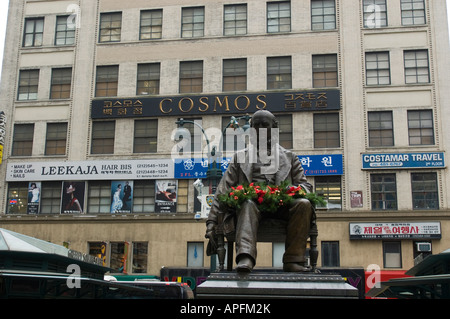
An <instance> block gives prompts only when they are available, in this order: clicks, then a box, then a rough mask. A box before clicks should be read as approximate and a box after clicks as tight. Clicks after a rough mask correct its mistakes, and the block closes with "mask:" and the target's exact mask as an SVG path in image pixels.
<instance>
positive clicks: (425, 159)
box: [362, 152, 445, 169]
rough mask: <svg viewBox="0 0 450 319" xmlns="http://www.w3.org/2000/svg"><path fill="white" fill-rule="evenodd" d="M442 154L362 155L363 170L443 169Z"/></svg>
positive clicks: (443, 158)
mask: <svg viewBox="0 0 450 319" xmlns="http://www.w3.org/2000/svg"><path fill="white" fill-rule="evenodd" d="M444 155H445V154H444V152H426V153H422V152H417V153H389V154H362V167H363V169H388V168H397V169H398V168H444V167H445V156H444Z"/></svg>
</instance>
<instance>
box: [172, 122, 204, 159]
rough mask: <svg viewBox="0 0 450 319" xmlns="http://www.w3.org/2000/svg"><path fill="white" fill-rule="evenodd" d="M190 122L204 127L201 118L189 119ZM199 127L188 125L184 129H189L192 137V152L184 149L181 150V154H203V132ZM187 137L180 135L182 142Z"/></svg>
mask: <svg viewBox="0 0 450 319" xmlns="http://www.w3.org/2000/svg"><path fill="white" fill-rule="evenodd" d="M186 120H188V121H191V122H194V123H197V124H198V125H200V126H202V119H201V118H189V119H186ZM198 125H195V124H192V123H186V124H185V125H184V126H183V128H185V129H187V130H188V131H189V137H190V150H189V149H188V150H185V149H183V148H180V149H179V151H178V152H180V153H190V152H201V151H202V146H203V132H202V130H201V129H200V127H199V126H198ZM184 137H185V136H183V135H180V136H179V138H180V141H181V140H182V139H183V138H184Z"/></svg>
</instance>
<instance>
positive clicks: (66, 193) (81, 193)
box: [61, 182, 86, 214]
mask: <svg viewBox="0 0 450 319" xmlns="http://www.w3.org/2000/svg"><path fill="white" fill-rule="evenodd" d="M85 189H86V183H85V182H63V194H62V204H61V214H84V213H85V212H84V211H83V207H84V198H85Z"/></svg>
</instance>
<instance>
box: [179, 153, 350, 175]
mask: <svg viewBox="0 0 450 319" xmlns="http://www.w3.org/2000/svg"><path fill="white" fill-rule="evenodd" d="M298 158H299V160H300V162H301V163H302V166H303V169H304V172H305V175H306V176H326V175H342V174H343V162H342V160H343V158H342V154H331V155H301V156H298ZM230 160H231V158H224V159H223V160H222V161H221V162H220V163H219V167H220V169H221V170H222V172H223V173H224V172H225V171H226V170H227V168H228V164H229V163H230ZM207 171H208V160H207V159H194V158H193V159H177V160H175V178H180V179H193V178H206V177H207Z"/></svg>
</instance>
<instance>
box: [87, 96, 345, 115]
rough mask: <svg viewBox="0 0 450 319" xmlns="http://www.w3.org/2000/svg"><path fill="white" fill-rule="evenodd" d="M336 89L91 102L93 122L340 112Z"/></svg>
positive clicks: (112, 99)
mask: <svg viewBox="0 0 450 319" xmlns="http://www.w3.org/2000/svg"><path fill="white" fill-rule="evenodd" d="M340 108H341V102H340V91H339V90H309V91H286V92H275V93H273V92H264V93H252V94H247V93H242V94H218V95H186V96H170V97H163V96H152V97H135V98H115V97H110V98H102V99H94V100H92V110H91V117H92V118H93V119H106V118H123V117H160V116H188V115H213V114H230V115H233V114H246V113H254V112H256V111H258V110H268V111H271V112H273V113H277V112H307V111H310V112H312V111H335V110H340Z"/></svg>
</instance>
